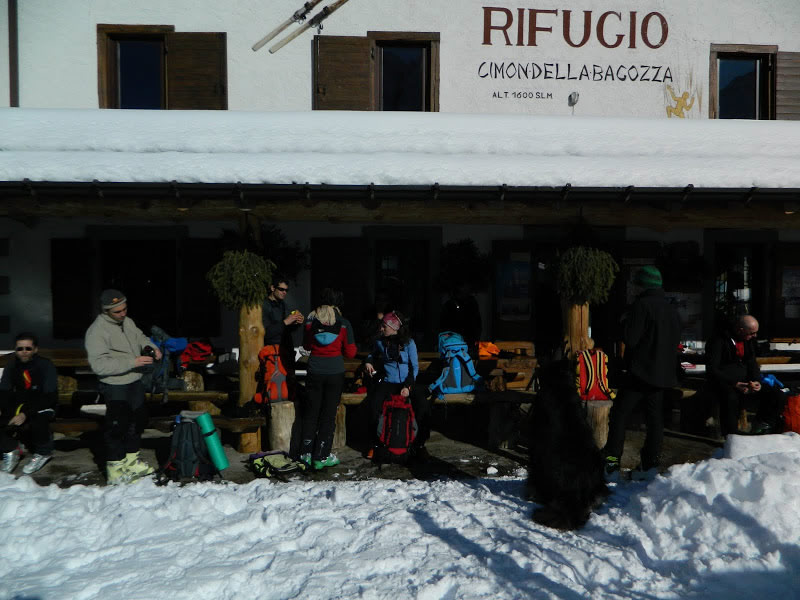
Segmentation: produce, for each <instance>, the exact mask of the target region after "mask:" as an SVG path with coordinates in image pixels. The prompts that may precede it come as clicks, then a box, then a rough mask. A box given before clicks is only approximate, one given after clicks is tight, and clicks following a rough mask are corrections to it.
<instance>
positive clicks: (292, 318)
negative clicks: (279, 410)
mask: <svg viewBox="0 0 800 600" xmlns="http://www.w3.org/2000/svg"><path fill="white" fill-rule="evenodd" d="M269 290H270V292H269V296H267V301H266V302H265V303H264V307H263V311H262V313H263V315H264V345H265V346H271V345H274V344H278V346H279V347H280V357H281V362H282V363H283V368H284V369H286V373H287V381H286V383H287V384H288V385H289V394H290V396H291V397H292V398H294V395H295V394H294V390H295V385H294V383H295V380H294V340H293V339H292V334H293V333H294V331H296V330H298V328H299V327H300V324H301V323H302V322H303V320H304V317H303V313H301V312H300V311H299V310H292V311H290V310H289V308H288V307H287V306H286V295H287V294H288V293H289V279H288V278H287V277H285V276H284V275H280V274H275V275H273V276H272V285H270V286H269Z"/></svg>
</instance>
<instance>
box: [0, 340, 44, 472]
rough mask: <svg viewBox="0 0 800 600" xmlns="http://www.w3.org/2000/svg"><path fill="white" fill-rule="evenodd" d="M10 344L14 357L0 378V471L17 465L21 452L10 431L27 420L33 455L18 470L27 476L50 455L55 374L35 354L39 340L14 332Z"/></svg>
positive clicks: (8, 469) (6, 470) (37, 468)
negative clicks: (0, 455) (0, 461)
mask: <svg viewBox="0 0 800 600" xmlns="http://www.w3.org/2000/svg"><path fill="white" fill-rule="evenodd" d="M14 346H15V351H14V352H15V356H14V358H13V359H12V360H10V361H9V362H8V364H7V365H6V368H5V369H4V370H3V376H2V378H0V415H2V421H0V424H2V428H1V429H0V450H2V452H3V466H2V468H0V470H2V471H3V472H4V473H11V472H12V471H13V470H14V469H15V468H16V467H17V465H18V464H19V459H20V456H21V454H22V453H21V451H20V448H19V442H18V441H17V439H15V437H14V434H16V433H17V432H18V431H19V428H20V427H21V426H22V425H24V424H25V423H28V424H30V431H31V437H32V442H33V444H32V445H33V451H34V455H33V458H32V459H31V460H30V462H28V464H26V465H25V466H24V467H23V468H22V472H23V473H25V474H26V475H30V474H31V473H35V472H36V471H38V470H39V469H41V468H42V467H43V466H44V465H45V464H47V462H48V461H49V460H50V458H51V457H52V454H53V434H52V433H51V432H50V421H52V419H53V416H54V415H55V406H56V403H57V401H58V375H57V374H56V368H55V366H54V365H53V363H52V362H50V361H49V360H48V359H46V358H43V357H41V356H39V354H38V352H39V342H38V340H37V339H36V336H35V335H34V334H32V333H30V332H23V333H20V334H18V335H17V337H16V338H15V344H14ZM3 421H4V422H5V423H3Z"/></svg>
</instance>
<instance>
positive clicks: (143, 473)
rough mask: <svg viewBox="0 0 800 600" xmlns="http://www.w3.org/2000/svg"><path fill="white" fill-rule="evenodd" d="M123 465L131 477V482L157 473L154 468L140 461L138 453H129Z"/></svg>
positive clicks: (123, 460)
mask: <svg viewBox="0 0 800 600" xmlns="http://www.w3.org/2000/svg"><path fill="white" fill-rule="evenodd" d="M122 463H123V466H124V468H125V470H126V471H127V472H128V473H129V474H130V475H131V480H133V479H138V478H140V477H147V476H148V475H152V474H153V473H155V472H156V470H155V469H154V468H153V467H151V466H150V465H148V464H147V463H146V462H144V461H142V460H140V459H139V453H138V452H128V453H127V454H126V455H125V458H124V459H122Z"/></svg>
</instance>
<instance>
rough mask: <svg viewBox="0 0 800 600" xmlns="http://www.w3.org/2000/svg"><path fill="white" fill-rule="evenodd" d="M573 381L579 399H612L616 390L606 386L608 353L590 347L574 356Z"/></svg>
mask: <svg viewBox="0 0 800 600" xmlns="http://www.w3.org/2000/svg"><path fill="white" fill-rule="evenodd" d="M576 360H577V362H578V366H577V367H576V377H575V383H576V384H577V386H578V394H580V397H581V400H613V399H614V396H616V395H617V394H616V392H614V390H612V389H611V388H610V387H608V354H606V353H605V352H603V351H602V350H597V349H596V348H592V349H591V350H584V351H583V352H581V353H579V354H578V355H577V357H576Z"/></svg>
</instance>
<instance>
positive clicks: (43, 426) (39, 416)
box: [0, 400, 55, 455]
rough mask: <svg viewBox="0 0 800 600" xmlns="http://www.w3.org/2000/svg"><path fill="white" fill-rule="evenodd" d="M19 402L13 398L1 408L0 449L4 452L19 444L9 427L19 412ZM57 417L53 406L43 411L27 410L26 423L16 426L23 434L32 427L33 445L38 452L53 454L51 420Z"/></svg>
mask: <svg viewBox="0 0 800 600" xmlns="http://www.w3.org/2000/svg"><path fill="white" fill-rule="evenodd" d="M17 406H18V404H17V402H15V401H14V400H11V401H10V402H8V403H7V404H6V405H5V406H3V407H2V410H0V421H1V422H0V451H2V452H3V453H5V452H11V451H12V450H14V449H15V448H16V447H17V446H18V445H19V442H18V440H17V439H16V437H14V436H15V435H16V434H14V435H12V434H11V431H9V430H10V429H12V428H9V427H8V425H7V424H8V421H9V419H11V418H12V417H13V416H14V415H15V414H16V412H17ZM54 417H55V411H54V410H53V409H52V408H46V409H44V410H42V411H41V412H26V413H25V423H23V424H22V425H21V426H20V427H15V428H13V429H17V430H19V431H21V432H22V433H21V434H20V435H21V436H23V435H24V430H25V429H27V428H30V437H31V445H32V446H33V451H34V452H35V453H36V454H45V455H47V454H52V453H53V434H52V433H51V432H50V422H51V421H52V420H53V418H54Z"/></svg>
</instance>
